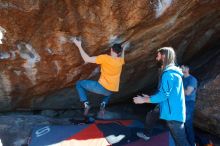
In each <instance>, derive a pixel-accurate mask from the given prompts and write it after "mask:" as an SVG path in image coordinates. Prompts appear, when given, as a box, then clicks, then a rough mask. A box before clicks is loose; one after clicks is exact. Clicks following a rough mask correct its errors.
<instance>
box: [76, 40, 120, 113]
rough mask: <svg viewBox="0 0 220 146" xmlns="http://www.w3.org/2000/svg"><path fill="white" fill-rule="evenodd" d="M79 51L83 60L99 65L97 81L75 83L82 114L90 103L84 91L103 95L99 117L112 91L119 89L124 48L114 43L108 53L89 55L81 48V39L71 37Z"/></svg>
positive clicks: (87, 110) (88, 107)
mask: <svg viewBox="0 0 220 146" xmlns="http://www.w3.org/2000/svg"><path fill="white" fill-rule="evenodd" d="M72 41H73V42H74V43H75V45H76V46H77V47H78V49H79V51H80V55H81V56H82V58H83V60H84V61H85V62H88V63H96V64H99V65H100V66H101V76H100V78H99V81H92V80H80V81H78V82H77V83H76V89H77V91H78V94H79V97H80V101H81V102H82V103H83V105H84V115H85V116H86V115H87V114H88V112H89V109H90V107H91V106H90V103H89V100H88V97H87V95H86V91H90V92H93V93H96V94H101V95H103V96H104V98H103V100H102V102H101V104H100V112H99V114H98V116H99V117H103V116H104V111H105V107H106V105H107V104H108V102H109V99H110V96H111V95H112V93H113V92H117V91H118V90H119V82H120V75H121V71H122V66H123V64H124V48H122V47H121V45H120V44H114V45H113V46H112V47H111V53H110V55H107V54H103V55H99V56H93V57H90V56H89V55H88V54H87V53H86V52H85V51H84V50H83V48H82V46H81V41H79V40H77V39H76V38H74V39H72Z"/></svg>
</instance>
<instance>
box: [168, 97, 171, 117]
mask: <svg viewBox="0 0 220 146" xmlns="http://www.w3.org/2000/svg"><path fill="white" fill-rule="evenodd" d="M167 103H168V107H169V112H170V114H171V109H170V102H169V100H168V99H167Z"/></svg>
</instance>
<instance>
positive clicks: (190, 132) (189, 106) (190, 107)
mask: <svg viewBox="0 0 220 146" xmlns="http://www.w3.org/2000/svg"><path fill="white" fill-rule="evenodd" d="M194 109H195V101H186V123H185V129H186V137H187V139H188V141H189V143H190V145H191V146H195V134H194V129H193V115H194Z"/></svg>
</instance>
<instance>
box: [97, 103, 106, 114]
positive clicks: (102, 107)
mask: <svg viewBox="0 0 220 146" xmlns="http://www.w3.org/2000/svg"><path fill="white" fill-rule="evenodd" d="M105 106H106V103H105V102H102V103H101V104H100V110H99V113H98V117H100V118H103V117H104V115H105Z"/></svg>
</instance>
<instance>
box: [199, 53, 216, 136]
mask: <svg viewBox="0 0 220 146" xmlns="http://www.w3.org/2000/svg"><path fill="white" fill-rule="evenodd" d="M204 57H205V56H204ZM204 57H201V58H202V60H204V61H205V59H203V58H204ZM206 58H207V57H206ZM219 59H220V51H219V50H218V51H216V54H215V55H214V56H213V57H212V58H210V59H206V61H207V60H208V62H206V63H205V64H204V65H202V67H200V68H198V69H197V70H196V71H197V72H196V73H195V74H196V76H197V77H198V78H199V80H200V87H199V90H198V97H197V102H196V114H195V124H196V126H198V127H200V128H202V129H205V130H207V131H210V132H212V133H215V134H217V135H218V136H220V126H219V121H220V117H219V111H220V107H219V105H220V100H219V99H220V98H219V97H220V62H219ZM204 61H200V63H201V62H204ZM202 72H203V73H204V74H201V73H202Z"/></svg>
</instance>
